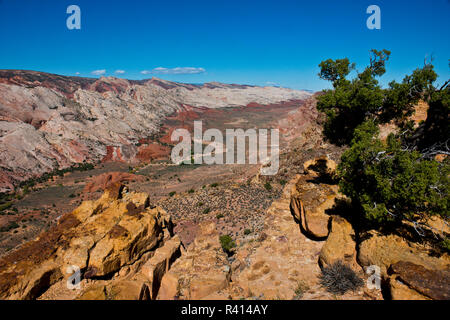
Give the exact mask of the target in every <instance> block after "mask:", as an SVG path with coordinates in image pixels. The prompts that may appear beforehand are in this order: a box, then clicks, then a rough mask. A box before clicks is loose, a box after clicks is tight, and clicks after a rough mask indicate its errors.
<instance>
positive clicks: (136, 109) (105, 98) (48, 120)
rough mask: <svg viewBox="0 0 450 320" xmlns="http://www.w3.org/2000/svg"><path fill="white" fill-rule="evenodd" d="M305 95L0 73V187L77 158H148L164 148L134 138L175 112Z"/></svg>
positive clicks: (149, 131)
mask: <svg viewBox="0 0 450 320" xmlns="http://www.w3.org/2000/svg"><path fill="white" fill-rule="evenodd" d="M309 96H310V94H309V93H307V92H304V91H295V90H290V89H285V88H274V87H254V86H242V85H227V84H220V83H210V84H204V85H190V84H182V83H175V82H170V81H165V80H161V79H156V78H153V79H150V80H142V81H131V80H125V79H117V78H113V77H102V78H100V79H89V78H78V77H64V76H59V75H54V74H47V73H42V72H34V71H19V70H0V192H5V191H10V190H12V189H13V188H14V186H15V185H17V184H18V183H19V182H21V181H24V180H27V179H30V178H35V177H39V176H40V175H42V174H43V173H46V172H50V171H52V170H54V169H58V168H67V167H69V166H70V165H72V164H74V163H82V162H83V161H86V162H91V163H93V162H98V161H101V160H102V159H110V160H115V161H142V160H148V159H149V158H146V157H151V156H152V154H154V153H156V154H158V153H161V152H162V151H164V150H159V149H160V147H157V146H153V147H149V146H147V145H140V143H139V141H140V140H141V139H147V138H148V137H150V136H152V135H153V134H155V133H157V132H158V130H159V126H160V125H161V123H162V121H163V120H164V119H165V118H166V117H167V116H168V115H170V114H173V113H174V112H177V111H182V110H185V109H189V108H192V107H196V108H200V107H205V108H221V107H230V106H247V105H249V104H251V103H256V104H259V105H265V104H272V103H278V102H283V101H289V100H302V99H305V98H307V97H309ZM164 152H165V151H164Z"/></svg>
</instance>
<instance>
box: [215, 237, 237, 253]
mask: <svg viewBox="0 0 450 320" xmlns="http://www.w3.org/2000/svg"><path fill="white" fill-rule="evenodd" d="M219 241H220V245H221V246H222V249H223V251H225V252H226V253H227V254H228V255H230V254H231V253H232V251H231V250H232V249H233V248H234V247H236V243H235V242H234V241H233V239H232V238H231V237H230V236H229V235H223V236H220V238H219Z"/></svg>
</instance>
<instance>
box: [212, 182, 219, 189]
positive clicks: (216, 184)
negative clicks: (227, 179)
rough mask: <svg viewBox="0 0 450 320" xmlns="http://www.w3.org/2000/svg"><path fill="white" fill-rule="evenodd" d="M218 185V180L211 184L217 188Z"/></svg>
mask: <svg viewBox="0 0 450 320" xmlns="http://www.w3.org/2000/svg"><path fill="white" fill-rule="evenodd" d="M217 186H219V184H218V183H217V182H215V183H213V184H211V187H213V188H216V187H217Z"/></svg>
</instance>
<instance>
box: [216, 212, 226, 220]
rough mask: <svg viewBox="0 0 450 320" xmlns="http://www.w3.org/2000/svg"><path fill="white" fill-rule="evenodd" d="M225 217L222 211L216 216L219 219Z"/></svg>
mask: <svg viewBox="0 0 450 320" xmlns="http://www.w3.org/2000/svg"><path fill="white" fill-rule="evenodd" d="M223 217H224V216H223V214H222V213H219V214H218V215H217V216H216V218H217V219H222V218H223Z"/></svg>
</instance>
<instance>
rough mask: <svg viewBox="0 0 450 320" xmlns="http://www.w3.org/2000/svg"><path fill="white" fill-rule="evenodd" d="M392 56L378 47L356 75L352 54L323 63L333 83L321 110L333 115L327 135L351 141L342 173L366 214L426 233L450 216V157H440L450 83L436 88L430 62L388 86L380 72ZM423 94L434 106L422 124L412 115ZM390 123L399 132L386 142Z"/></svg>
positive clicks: (449, 134)
mask: <svg viewBox="0 0 450 320" xmlns="http://www.w3.org/2000/svg"><path fill="white" fill-rule="evenodd" d="M389 56H390V52H389V51H387V50H382V51H377V50H372V51H371V59H370V65H369V66H367V67H366V68H365V69H364V70H363V71H362V72H359V73H358V72H357V73H356V75H355V77H354V78H353V79H347V76H348V75H349V74H350V72H351V71H352V70H353V69H354V67H355V66H354V64H351V63H350V61H349V60H348V59H338V60H331V59H328V60H326V61H323V62H322V63H321V64H320V65H319V67H320V68H321V71H320V74H319V76H320V78H322V79H325V80H328V81H331V82H332V85H333V89H330V90H324V91H323V94H322V95H320V96H319V97H318V103H317V108H318V109H319V110H320V111H322V112H324V113H325V115H326V121H325V124H324V133H325V135H326V137H327V138H328V139H329V140H330V141H331V142H333V143H335V144H338V145H349V147H350V148H349V149H347V150H346V151H345V152H344V153H343V155H342V157H341V162H340V164H339V166H338V170H337V173H338V176H337V178H338V179H339V187H340V191H341V192H342V193H343V194H345V195H346V196H348V197H349V198H350V199H351V200H352V204H353V205H354V207H355V209H356V210H355V212H356V213H362V218H363V219H361V220H364V221H365V222H371V223H373V224H374V225H377V226H379V227H382V226H383V225H385V224H387V223H389V224H390V223H392V222H396V223H400V222H402V221H403V220H408V221H410V222H412V223H413V224H414V227H415V228H416V231H417V232H418V233H419V234H420V235H424V233H421V232H420V226H421V225H423V224H425V223H426V220H427V219H428V218H429V217H430V216H433V215H439V216H441V217H442V218H444V219H445V220H446V219H448V218H449V217H450V213H449V212H450V210H449V207H450V197H449V175H450V160H449V159H448V157H447V158H446V159H444V160H443V161H442V162H438V161H436V160H435V156H436V155H438V154H449V151H450V150H449V147H448V142H449V141H450V130H449V129H450V125H449V121H448V116H449V112H450V87H449V82H448V81H447V82H446V83H445V84H444V85H442V86H440V87H435V86H434V82H435V81H436V79H437V74H436V73H435V72H434V67H433V65H432V64H429V63H425V65H424V66H423V67H422V68H419V69H416V70H414V71H413V72H412V74H411V75H407V76H405V77H404V79H403V80H402V82H400V83H397V82H395V81H392V82H390V83H389V85H388V87H387V88H386V89H383V88H382V87H381V86H380V85H379V83H378V80H377V79H376V78H377V77H379V76H381V75H383V74H384V73H385V71H386V70H385V63H386V62H387V61H388V59H389ZM419 100H424V101H425V102H426V103H428V105H429V108H428V110H427V120H426V121H425V122H422V123H421V124H420V125H419V126H415V125H414V123H413V121H412V120H411V119H410V116H411V115H412V114H413V113H414V107H415V105H417V103H418V102H419ZM390 122H392V123H394V124H395V125H396V128H397V129H396V132H395V134H391V135H390V136H389V137H388V138H387V141H386V142H385V141H381V140H380V139H379V138H378V134H379V129H378V127H379V125H380V124H383V123H390ZM359 218H360V217H358V220H360V219H359Z"/></svg>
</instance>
